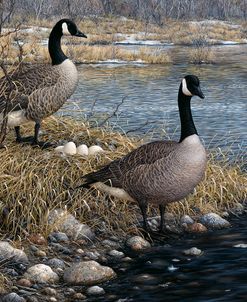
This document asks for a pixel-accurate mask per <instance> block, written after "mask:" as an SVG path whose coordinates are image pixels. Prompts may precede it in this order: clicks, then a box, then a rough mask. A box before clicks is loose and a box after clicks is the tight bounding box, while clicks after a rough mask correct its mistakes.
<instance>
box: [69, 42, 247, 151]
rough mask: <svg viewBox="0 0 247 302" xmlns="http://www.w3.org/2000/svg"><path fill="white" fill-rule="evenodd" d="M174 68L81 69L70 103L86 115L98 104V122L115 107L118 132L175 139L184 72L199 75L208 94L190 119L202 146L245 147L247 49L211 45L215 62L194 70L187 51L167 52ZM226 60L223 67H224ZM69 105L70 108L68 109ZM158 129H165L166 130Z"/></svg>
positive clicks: (101, 66)
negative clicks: (178, 96) (93, 104)
mask: <svg viewBox="0 0 247 302" xmlns="http://www.w3.org/2000/svg"><path fill="white" fill-rule="evenodd" d="M164 51H169V52H170V53H171V54H172V56H173V61H174V62H176V64H174V65H169V66H162V65H145V66H143V65H139V66H138V65H134V66H132V65H120V66H119V65H116V64H115V65H109V64H108V65H104V64H103V65H102V64H100V65H99V64H98V65H97V64H96V65H81V66H79V73H80V83H79V86H78V89H77V90H76V92H75V94H74V95H73V97H72V99H73V101H76V102H77V104H78V106H79V107H80V108H81V109H83V110H84V112H85V115H87V114H88V113H89V112H90V110H91V107H92V103H93V102H94V101H95V100H96V105H95V107H94V111H95V113H96V115H98V116H99V119H100V117H101V116H102V115H104V114H108V113H111V112H113V111H114V109H115V107H116V104H118V103H120V101H121V99H122V98H123V97H124V96H126V99H125V101H124V103H123V105H121V107H120V108H119V111H118V116H117V117H115V119H112V122H117V125H116V126H115V127H116V129H117V130H120V129H124V130H125V131H128V130H130V129H136V128H138V127H139V126H140V125H142V124H145V123H146V121H148V122H152V123H151V124H147V125H146V126H145V127H143V128H142V129H141V130H139V133H145V132H146V131H150V129H151V130H152V131H153V139H157V138H162V137H164V136H166V135H167V134H168V135H169V136H170V137H171V138H174V139H178V137H179V118H178V110H177V102H176V99H177V90H178V85H179V82H180V79H181V77H182V76H184V75H186V74H191V73H192V74H197V75H198V76H199V77H200V79H201V86H202V89H203V91H204V93H205V95H206V99H205V100H204V101H201V100H199V99H198V98H194V99H193V101H192V107H193V115H194V120H195V124H196V126H197V129H198V132H199V133H200V135H201V137H202V139H203V140H204V141H205V143H206V145H208V144H210V146H211V147H215V146H220V147H223V148H224V147H225V148H226V147H229V146H231V147H232V148H233V149H234V150H235V152H238V151H239V148H240V147H241V148H242V150H244V148H246V147H247V141H246V134H247V126H246V125H247V101H246V83H247V64H245V62H246V59H247V55H246V53H247V46H224V47H215V51H216V53H217V60H218V62H219V63H218V64H215V65H201V66H196V65H192V64H184V61H186V60H187V54H188V48H187V47H179V48H177V47H176V48H169V49H168V50H167V49H165V50H164ZM223 59H224V62H225V63H224V64H223V63H222V62H223ZM70 106H73V105H70ZM161 129H165V132H166V134H165V132H164V131H163V130H161Z"/></svg>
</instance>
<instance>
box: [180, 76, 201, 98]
mask: <svg viewBox="0 0 247 302" xmlns="http://www.w3.org/2000/svg"><path fill="white" fill-rule="evenodd" d="M182 92H183V94H184V95H186V96H191V97H192V96H194V95H197V96H199V97H200V98H201V99H204V94H203V93H202V91H201V87H200V80H199V79H198V77H197V76H195V75H187V76H185V77H184V78H183V80H182Z"/></svg>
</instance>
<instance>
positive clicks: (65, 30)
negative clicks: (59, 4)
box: [62, 22, 71, 35]
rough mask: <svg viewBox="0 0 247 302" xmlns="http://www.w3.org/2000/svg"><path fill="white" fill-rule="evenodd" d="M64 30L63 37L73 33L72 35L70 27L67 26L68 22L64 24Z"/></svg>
mask: <svg viewBox="0 0 247 302" xmlns="http://www.w3.org/2000/svg"><path fill="white" fill-rule="evenodd" d="M62 30H63V35H71V33H70V32H69V30H68V25H67V23H66V22H64V23H63V24H62Z"/></svg>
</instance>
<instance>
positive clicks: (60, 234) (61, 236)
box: [50, 232, 69, 242]
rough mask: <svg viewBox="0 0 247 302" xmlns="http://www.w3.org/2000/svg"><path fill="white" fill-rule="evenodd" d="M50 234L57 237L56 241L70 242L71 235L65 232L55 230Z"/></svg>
mask: <svg viewBox="0 0 247 302" xmlns="http://www.w3.org/2000/svg"><path fill="white" fill-rule="evenodd" d="M50 235H51V237H52V238H55V240H56V242H69V237H68V236H67V235H66V234H65V233H63V232H53V233H51V234H50ZM53 240H54V239H53Z"/></svg>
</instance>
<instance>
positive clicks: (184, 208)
mask: <svg viewBox="0 0 247 302" xmlns="http://www.w3.org/2000/svg"><path fill="white" fill-rule="evenodd" d="M32 131H33V129H32V126H30V127H27V128H26V127H25V132H24V134H25V135H28V134H29V133H30V132H32ZM42 131H43V135H42V136H43V138H42V139H43V140H46V139H49V140H50V141H53V142H56V143H57V144H58V145H64V144H65V143H66V142H67V141H73V142H75V144H76V145H77V146H78V145H80V144H87V145H88V146H91V145H98V146H101V147H102V149H103V150H104V152H103V153H99V154H97V155H94V156H89V157H88V156H80V155H64V154H62V153H59V152H56V151H55V150H53V149H51V150H40V149H34V148H32V147H30V146H19V145H16V144H15V143H13V141H14V136H13V134H12V133H9V135H8V138H7V140H6V142H5V143H6V149H2V150H0V153H1V158H2V161H1V165H0V175H1V178H2V181H1V184H0V194H1V196H0V200H1V238H2V240H4V241H6V240H7V241H9V243H10V245H11V246H14V247H16V248H18V250H19V249H24V252H25V254H26V257H25V255H24V256H23V254H22V256H21V257H20V259H21V261H19V260H18V261H17V260H16V259H13V258H12V257H13V254H12V252H13V251H12V250H11V247H9V246H7V248H8V249H10V251H11V252H10V254H9V255H10V256H9V257H7V256H6V253H5V256H4V258H3V259H2V258H1V259H2V260H1V263H2V264H1V266H0V269H1V276H2V277H1V282H2V286H1V287H2V291H5V292H10V291H12V292H17V293H18V294H19V295H21V296H24V297H25V298H26V299H27V301H36V300H28V299H29V298H27V297H29V296H36V298H37V297H41V296H42V297H45V298H43V299H44V300H42V301H46V300H45V299H50V298H48V297H60V291H61V288H60V287H59V286H58V287H55V289H56V290H57V293H54V291H52V290H49V289H44V288H47V287H48V288H49V287H50V286H51V284H53V283H55V284H57V282H58V280H60V283H59V284H61V286H62V287H63V291H64V282H67V283H68V284H69V285H68V287H66V291H64V292H65V293H66V294H68V297H70V299H72V301H73V299H75V296H74V295H76V294H78V293H83V295H85V294H86V296H90V294H88V292H87V290H88V287H89V286H91V285H94V284H97V283H99V282H100V283H102V282H103V281H105V280H108V279H110V278H115V277H116V275H115V273H114V272H113V273H112V272H111V273H109V275H107V276H108V277H109V278H108V277H104V276H105V275H104V273H103V272H102V270H103V271H104V270H105V269H104V268H101V267H98V266H97V265H96V264H95V263H92V262H90V263H89V264H90V265H91V266H90V267H92V266H94V265H96V270H97V274H96V275H97V276H101V277H97V276H95V278H96V281H92V282H91V283H90V282H89V283H87V282H86V281H85V280H84V281H81V280H79V281H75V280H74V279H73V278H74V277H73V276H72V277H71V276H70V277H71V278H72V281H68V280H71V279H66V278H67V277H68V275H70V271H68V270H69V268H70V267H71V266H72V267H73V265H74V264H75V265H76V262H78V261H79V262H81V261H82V262H83V264H81V265H82V267H83V265H84V261H90V260H91V261H97V262H99V263H100V264H101V265H107V266H111V265H110V264H111V262H112V261H113V262H121V263H124V262H130V263H131V261H132V260H131V259H128V257H127V258H126V254H125V250H127V249H132V250H133V251H134V252H137V251H138V250H139V249H140V250H143V249H145V248H149V247H150V244H149V243H148V242H147V241H145V240H143V239H141V238H137V239H136V238H135V237H134V236H141V237H143V233H142V231H141V226H142V221H141V214H140V211H139V208H138V206H137V205H136V204H135V203H129V202H126V201H124V200H118V199H115V198H112V197H110V198H109V197H106V196H105V195H104V194H101V193H99V192H97V191H95V190H75V191H73V190H70V189H68V187H72V188H73V187H75V186H76V185H78V184H80V181H81V176H82V175H83V174H85V173H88V172H90V171H92V170H95V169H96V168H97V167H99V166H101V165H103V164H105V163H107V162H109V161H110V160H113V159H115V158H118V157H121V156H123V155H124V154H126V153H127V152H129V151H131V150H132V149H134V148H136V147H137V146H138V145H140V144H141V143H143V142H142V141H138V140H137V139H135V138H129V137H127V136H126V135H123V134H119V133H114V132H112V131H111V130H110V129H109V128H89V125H88V124H87V123H86V122H85V123H84V122H83V121H75V120H71V119H67V118H54V117H52V118H49V119H47V120H46V121H45V122H44V125H43V128H42ZM208 157H209V163H208V168H207V172H206V177H205V180H204V181H203V182H202V183H201V184H200V185H198V186H197V188H196V190H195V192H194V193H193V194H191V195H190V196H189V197H188V198H186V199H185V200H184V201H181V202H179V203H174V204H171V205H170V206H169V207H168V209H167V212H168V213H169V214H167V215H166V219H167V224H168V228H169V229H171V230H172V231H173V232H175V233H177V234H183V233H184V232H185V233H195V234H198V233H201V232H202V233H204V232H207V231H208V230H210V229H211V228H212V227H213V226H212V225H210V223H209V221H218V222H219V223H220V224H221V226H220V228H221V227H229V225H230V224H229V222H228V221H227V219H228V215H229V214H231V213H232V212H233V213H235V214H241V213H244V211H245V209H244V206H243V204H241V203H242V202H244V201H245V200H246V197H247V192H246V188H245V183H246V174H244V173H243V172H242V171H241V167H240V166H237V165H235V166H231V165H229V164H228V163H227V160H221V161H220V162H219V161H217V159H216V158H217V154H211V153H209V155H208ZM208 213H215V214H219V215H220V216H222V217H224V219H222V218H220V217H218V216H214V215H215V214H210V215H211V216H210V217H208V216H207V215H205V214H208ZM148 215H149V217H152V218H151V219H150V226H151V227H152V228H153V229H154V230H155V229H156V228H157V225H158V222H159V220H158V218H157V215H158V213H157V209H156V208H154V207H150V208H149V213H148ZM186 215H189V217H188V216H186ZM215 217H216V218H215ZM215 219H216V220H215ZM217 228H218V226H216V229H217ZM133 237H134V239H131V240H132V243H129V244H128V243H127V245H126V240H130V238H133ZM133 240H134V242H133ZM135 240H137V242H136V241H135ZM149 240H150V239H149ZM162 240H164V238H163V239H162ZM1 242H2V241H1ZM164 242H165V241H164ZM2 245H3V246H4V248H6V244H4V243H1V244H0V250H1V253H0V256H1V255H2V256H3V251H4V250H3V249H1V248H2ZM18 253H19V254H20V252H18V251H17V254H18ZM19 256H20V255H19ZM53 258H59V260H61V261H62V262H61V261H60V262H59V261H57V260H54V259H53ZM4 259H5V260H4ZM17 259H19V258H18V257H17ZM51 259H53V260H51ZM24 260H25V261H24ZM2 261H3V262H2ZM54 261H55V264H54ZM36 264H45V265H47V266H49V267H50V269H51V268H52V269H53V271H54V272H55V273H56V274H57V277H56V276H55V275H54V274H53V273H54V272H53V273H52V272H51V271H50V269H48V268H47V267H38V269H41V271H42V270H44V271H46V273H50V274H51V275H52V276H53V277H54V276H55V277H54V279H53V277H51V279H49V278H48V279H45V280H46V281H45V284H42V282H43V281H44V280H43V281H40V280H38V281H37V280H36V279H33V277H31V276H30V275H29V273H30V272H28V273H27V268H29V267H32V266H34V265H36ZM35 269H37V267H35ZM77 269H79V270H80V268H78V267H74V268H73V270H77ZM83 269H85V268H83ZM83 269H82V270H83ZM73 270H72V271H73ZM65 271H66V274H65ZM35 272H36V273H35V274H37V271H35ZM25 273H26V274H25ZM42 274H43V273H42ZM42 274H41V272H39V273H38V275H42ZM65 275H66V276H67V277H65ZM42 276H43V275H42ZM90 276H91V275H90V274H89V278H91V277H90ZM84 277H85V278H86V279H87V278H88V277H87V276H84ZM68 278H69V277H68ZM100 278H102V279H100ZM22 279H24V281H23V280H22ZM20 280H22V281H20ZM26 280H28V281H26ZM30 280H31V281H30ZM77 282H78V283H77ZM67 283H66V284H67ZM75 284H77V285H76V286H78V287H74V286H75ZM71 288H72V289H71ZM94 290H95V289H94ZM30 292H31V294H30ZM66 294H65V296H66ZM40 295H41V296H40ZM47 296H48V297H47ZM65 296H63V297H61V298H59V299H60V300H61V301H63V299H65ZM77 296H78V295H77ZM79 296H80V295H79ZM79 296H78V297H79ZM73 297H74V298H73ZM81 297H82V296H81ZM60 300H59V301H60ZM38 301H39V300H38ZM49 301H55V300H54V299H53V300H49Z"/></svg>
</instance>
